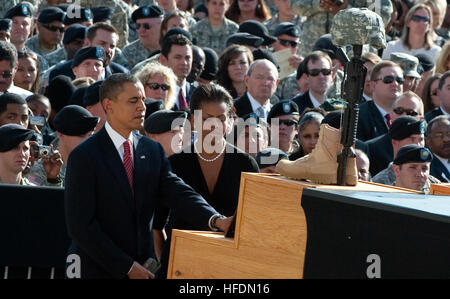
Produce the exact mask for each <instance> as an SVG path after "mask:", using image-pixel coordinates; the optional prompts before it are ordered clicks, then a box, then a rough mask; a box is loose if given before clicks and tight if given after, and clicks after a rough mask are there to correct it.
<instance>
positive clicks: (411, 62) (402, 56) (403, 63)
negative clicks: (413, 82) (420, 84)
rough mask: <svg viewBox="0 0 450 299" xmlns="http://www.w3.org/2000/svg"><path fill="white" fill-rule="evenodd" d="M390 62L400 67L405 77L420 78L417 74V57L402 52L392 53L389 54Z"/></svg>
mask: <svg viewBox="0 0 450 299" xmlns="http://www.w3.org/2000/svg"><path fill="white" fill-rule="evenodd" d="M390 60H391V61H393V62H395V63H397V64H398V65H400V67H401V68H402V70H403V74H404V76H405V77H414V78H421V76H420V74H419V73H418V72H417V68H418V66H419V59H417V57H415V56H412V55H409V54H406V53H402V52H394V53H391V59H390Z"/></svg>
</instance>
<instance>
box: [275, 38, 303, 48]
mask: <svg viewBox="0 0 450 299" xmlns="http://www.w3.org/2000/svg"><path fill="white" fill-rule="evenodd" d="M278 41H279V42H280V45H282V46H284V47H291V48H295V47H297V46H298V44H299V42H296V41H293V40H286V39H278Z"/></svg>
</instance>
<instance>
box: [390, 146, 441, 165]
mask: <svg viewBox="0 0 450 299" xmlns="http://www.w3.org/2000/svg"><path fill="white" fill-rule="evenodd" d="M431 160H433V154H432V153H431V151H430V150H429V149H428V148H426V147H421V146H418V145H417V144H408V145H405V146H403V147H402V148H401V149H400V150H399V151H398V153H397V156H395V159H394V164H395V165H402V164H405V163H424V162H431Z"/></svg>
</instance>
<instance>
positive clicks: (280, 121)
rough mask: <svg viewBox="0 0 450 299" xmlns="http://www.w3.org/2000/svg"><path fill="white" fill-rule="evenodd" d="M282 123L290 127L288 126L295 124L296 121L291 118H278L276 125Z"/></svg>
mask: <svg viewBox="0 0 450 299" xmlns="http://www.w3.org/2000/svg"><path fill="white" fill-rule="evenodd" d="M282 124H283V125H286V126H288V127H290V126H294V125H297V124H298V121H295V120H293V119H280V120H278V125H279V126H281V125H282Z"/></svg>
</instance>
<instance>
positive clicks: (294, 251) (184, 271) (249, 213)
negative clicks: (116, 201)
mask: <svg viewBox="0 0 450 299" xmlns="http://www.w3.org/2000/svg"><path fill="white" fill-rule="evenodd" d="M303 188H318V189H325V190H326V189H329V190H355V191H378V192H391V193H392V192H402V193H404V192H410V190H406V189H402V188H395V187H389V186H385V185H378V184H372V183H365V182H359V183H358V185H357V186H355V187H353V186H334V185H318V184H313V183H309V182H303V181H294V180H290V179H287V178H284V177H282V176H274V175H265V174H254V173H243V174H242V177H241V185H240V194H239V204H238V210H237V214H236V228H235V236H234V238H225V237H224V235H223V234H222V233H212V232H198V231H181V230H173V232H172V242H171V249H170V259H169V268H168V275H167V276H168V278H190V279H191V278H202V279H204V278H225V279H233V278H246V279H266V278H270V279H271V278H302V277H303V267H304V262H305V260H304V259H305V250H306V240H307V226H306V219H305V213H304V211H303V209H302V207H301V198H302V190H303Z"/></svg>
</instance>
